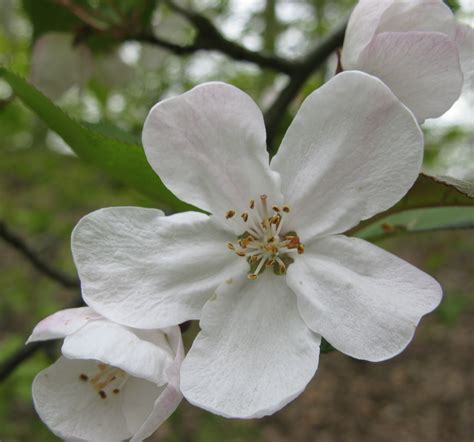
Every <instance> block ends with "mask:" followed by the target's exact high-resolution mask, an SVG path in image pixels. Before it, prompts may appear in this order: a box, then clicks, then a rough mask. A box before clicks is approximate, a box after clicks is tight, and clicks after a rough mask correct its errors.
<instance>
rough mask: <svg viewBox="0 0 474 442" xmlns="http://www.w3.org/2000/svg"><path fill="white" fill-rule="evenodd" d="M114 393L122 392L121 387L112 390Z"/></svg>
mask: <svg viewBox="0 0 474 442" xmlns="http://www.w3.org/2000/svg"><path fill="white" fill-rule="evenodd" d="M112 393H113V394H119V393H120V389H119V388H114V389H113V390H112Z"/></svg>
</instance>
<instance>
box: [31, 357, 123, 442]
mask: <svg viewBox="0 0 474 442" xmlns="http://www.w3.org/2000/svg"><path fill="white" fill-rule="evenodd" d="M96 368H97V366H96V363H95V362H94V361H82V360H69V359H67V358H65V357H61V358H59V359H58V360H57V361H56V362H55V363H54V364H53V365H51V366H50V367H48V368H46V369H45V370H43V371H41V372H40V373H39V374H38V375H37V376H36V377H35V380H34V381H33V400H34V404H35V408H36V411H37V412H38V414H39V416H40V418H41V420H42V421H43V422H45V423H46V425H48V427H49V428H50V429H51V430H52V431H53V432H54V433H55V434H56V435H58V436H59V437H60V438H62V439H66V440H68V439H69V440H70V439H83V440H91V441H104V442H117V441H118V440H124V439H128V438H130V437H131V433H130V432H129V430H128V429H127V426H126V423H125V421H124V419H123V414H122V407H121V399H120V397H113V396H111V397H108V398H107V399H106V400H104V399H102V398H101V397H100V396H99V395H98V394H97V392H96V391H95V390H94V388H93V387H92V386H91V385H89V383H84V382H83V381H81V380H80V379H79V377H80V375H81V373H88V372H92V371H93V370H95V369H96Z"/></svg>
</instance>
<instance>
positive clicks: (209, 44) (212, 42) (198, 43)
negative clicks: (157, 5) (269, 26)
mask: <svg viewBox="0 0 474 442" xmlns="http://www.w3.org/2000/svg"><path fill="white" fill-rule="evenodd" d="M166 3H167V4H168V5H169V7H170V8H171V9H172V10H173V11H175V12H176V13H178V14H179V15H181V16H183V17H184V18H186V19H187V20H188V21H189V22H190V23H191V24H192V25H193V26H194V28H195V29H196V32H197V35H196V38H195V41H194V43H193V44H192V45H188V46H180V45H176V44H174V43H171V42H168V41H165V40H163V39H158V38H156V37H154V36H153V35H150V34H138V35H133V34H131V35H130V38H131V39H134V40H137V41H145V42H148V43H152V44H156V45H158V46H161V47H163V48H165V49H168V50H170V51H171V52H173V53H175V54H178V55H182V54H190V53H193V52H197V51H199V50H208V51H219V52H221V53H223V54H225V55H227V56H229V57H230V58H233V59H234V60H237V61H248V62H251V63H255V64H257V65H259V66H261V67H262V68H268V69H272V70H275V71H277V72H282V73H285V74H288V75H290V74H292V73H293V72H294V69H295V65H294V63H293V62H292V61H289V60H285V59H284V58H281V57H278V56H276V55H272V54H265V53H263V52H258V51H252V50H250V49H247V48H246V47H244V46H241V45H239V44H238V43H235V42H233V41H231V40H228V39H227V38H226V37H225V36H224V35H223V34H222V33H221V32H220V31H219V30H218V29H217V28H216V27H215V26H214V24H213V23H212V22H211V21H210V20H209V19H208V18H206V17H204V16H203V15H201V14H198V13H196V12H194V11H190V10H188V9H185V8H182V7H181V6H179V5H177V4H175V3H174V2H172V1H167V2H166Z"/></svg>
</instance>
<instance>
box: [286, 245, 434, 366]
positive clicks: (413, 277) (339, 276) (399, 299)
mask: <svg viewBox="0 0 474 442" xmlns="http://www.w3.org/2000/svg"><path fill="white" fill-rule="evenodd" d="M287 279H288V285H289V286H290V287H291V288H292V289H293V290H294V291H295V293H297V295H298V309H299V311H300V313H301V316H302V317H303V318H304V320H305V321H306V323H307V324H308V326H309V327H310V328H311V329H312V330H313V331H315V332H316V333H319V334H321V335H322V336H323V337H324V338H325V339H326V340H327V341H328V342H329V343H330V344H331V345H333V346H334V347H335V348H337V349H338V350H340V351H342V352H344V353H346V354H348V355H350V356H352V357H354V358H358V359H365V360H369V361H380V360H384V359H388V358H390V357H392V356H395V355H396V354H398V353H400V352H401V351H402V350H403V349H404V348H405V347H406V346H407V345H408V343H409V342H410V340H411V339H412V337H413V334H414V332H415V328H416V326H417V324H418V322H419V321H420V319H421V317H422V316H423V315H425V314H426V313H428V312H430V311H432V310H433V309H434V308H435V307H436V306H437V305H438V304H439V302H440V301H441V296H442V293H441V287H440V286H439V284H438V283H437V282H436V281H435V280H434V279H433V278H431V277H430V276H429V275H427V274H426V273H423V272H422V271H421V270H418V269H417V268H416V267H413V266H412V265H410V264H408V263H407V262H406V261H403V260H402V259H400V258H397V257H396V256H394V255H392V254H390V253H388V252H386V251H384V250H382V249H380V248H378V247H376V246H374V245H372V244H370V243H368V242H366V241H363V240H361V239H357V238H347V237H344V236H333V237H328V238H324V239H321V240H317V241H315V242H314V243H313V244H311V246H310V247H307V248H306V251H305V253H304V255H301V256H298V258H297V259H295V262H294V263H293V264H292V265H290V267H289V269H288V274H287Z"/></svg>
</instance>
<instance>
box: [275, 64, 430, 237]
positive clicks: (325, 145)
mask: <svg viewBox="0 0 474 442" xmlns="http://www.w3.org/2000/svg"><path fill="white" fill-rule="evenodd" d="M422 157H423V135H422V133H421V131H420V129H419V127H418V125H417V123H416V121H415V119H414V117H413V115H412V114H411V113H410V112H409V111H408V110H407V109H406V107H405V106H404V105H403V104H402V103H401V102H400V101H399V100H398V99H397V98H396V97H395V96H394V95H393V93H392V92H391V91H390V89H389V88H388V87H387V86H386V85H385V84H383V83H382V82H381V81H380V80H379V79H377V78H375V77H372V76H370V75H368V74H365V73H363V72H356V71H351V72H343V73H341V74H338V75H336V76H335V77H334V78H332V79H331V80H330V81H328V82H327V83H326V84H325V85H324V86H322V87H321V88H319V89H318V90H316V91H315V92H313V93H312V94H311V95H309V97H308V98H306V100H305V101H304V102H303V104H302V106H301V108H300V110H299V112H298V114H297V115H296V117H295V119H294V120H293V122H292V124H291V126H290V127H289V129H288V131H287V133H286V135H285V137H284V138H283V142H282V145H281V147H280V150H279V151H278V153H277V155H275V157H274V158H273V160H272V163H271V167H272V168H273V169H275V170H276V171H278V172H279V173H280V175H281V182H282V192H283V194H284V195H285V196H286V198H287V199H286V202H287V203H288V204H289V206H290V207H291V213H290V214H289V215H290V217H289V219H288V227H289V228H290V230H294V231H296V232H297V233H298V235H299V236H300V238H301V239H302V241H303V242H305V241H306V242H308V241H309V240H310V239H311V238H314V237H315V236H317V235H323V234H328V233H340V232H343V231H345V230H347V229H349V228H350V227H352V226H354V225H356V224H357V223H358V222H359V221H360V220H362V219H366V218H370V217H371V216H373V215H375V214H376V213H379V212H381V211H383V210H385V209H388V208H389V207H391V206H393V204H395V203H396V202H397V201H398V200H399V199H400V198H401V197H402V196H403V195H404V194H405V193H406V192H407V191H408V189H409V188H410V187H411V186H412V184H413V183H414V181H415V180H416V177H417V176H418V173H419V171H420V168H421V162H422ZM285 223H286V221H285Z"/></svg>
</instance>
